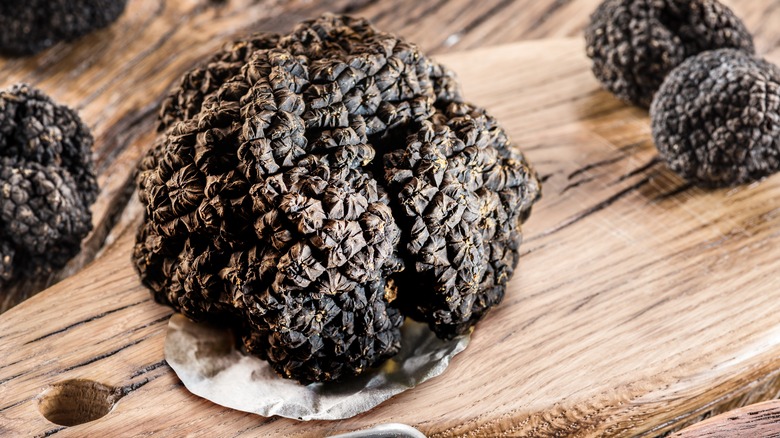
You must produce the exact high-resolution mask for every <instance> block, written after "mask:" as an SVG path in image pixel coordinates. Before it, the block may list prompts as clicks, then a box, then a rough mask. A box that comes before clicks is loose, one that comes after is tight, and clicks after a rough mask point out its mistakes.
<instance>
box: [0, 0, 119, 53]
mask: <svg viewBox="0 0 780 438" xmlns="http://www.w3.org/2000/svg"><path fill="white" fill-rule="evenodd" d="M126 3H127V0H24V1H21V0H0V51H2V52H3V53H6V54H11V55H32V54H35V53H38V52H40V51H41V50H43V49H46V48H47V47H50V46H53V45H54V44H57V43H58V42H60V41H70V40H73V39H76V38H78V37H80V36H83V35H86V34H88V33H90V32H92V31H94V30H97V29H101V28H104V27H106V26H108V25H109V24H111V23H113V22H114V21H116V19H117V18H119V16H120V15H122V12H124V10H125V4H126Z"/></svg>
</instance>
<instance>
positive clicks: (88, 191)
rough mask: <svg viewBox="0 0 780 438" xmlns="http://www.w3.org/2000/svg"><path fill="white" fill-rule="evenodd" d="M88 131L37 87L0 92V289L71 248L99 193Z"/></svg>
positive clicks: (40, 270)
mask: <svg viewBox="0 0 780 438" xmlns="http://www.w3.org/2000/svg"><path fill="white" fill-rule="evenodd" d="M92 142H93V140H92V135H91V134H90V132H89V129H88V128H87V127H86V126H85V125H84V123H83V122H82V121H81V119H80V118H79V117H78V115H77V114H76V113H75V112H74V111H73V110H71V109H69V108H67V107H64V106H61V105H57V104H56V103H54V102H52V100H51V99H50V98H49V97H48V96H46V95H44V94H43V93H42V92H40V91H39V90H36V89H34V88H32V87H29V86H27V85H16V86H14V87H12V88H11V89H10V90H6V91H2V92H0V251H2V253H0V260H1V261H2V263H0V286H2V285H3V284H5V283H6V282H7V281H9V280H12V279H14V278H16V277H18V276H20V275H22V274H25V275H37V274H46V273H49V272H51V271H52V270H53V269H55V268H60V267H62V266H64V265H65V263H66V262H67V261H68V260H69V259H70V258H71V257H73V256H74V255H75V254H76V253H78V251H79V249H80V244H81V240H82V239H83V238H84V236H86V235H87V233H88V232H89V231H90V230H91V229H92V216H91V214H90V211H89V206H90V205H91V204H92V203H93V202H94V201H95V198H96V197H97V193H98V187H97V182H96V179H95V169H94V164H93V161H92Z"/></svg>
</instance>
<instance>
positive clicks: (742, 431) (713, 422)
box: [672, 400, 780, 438]
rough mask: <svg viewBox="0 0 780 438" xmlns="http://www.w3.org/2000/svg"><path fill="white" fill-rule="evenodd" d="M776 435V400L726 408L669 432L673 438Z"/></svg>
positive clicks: (779, 425)
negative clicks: (731, 409) (722, 411)
mask: <svg viewBox="0 0 780 438" xmlns="http://www.w3.org/2000/svg"><path fill="white" fill-rule="evenodd" d="M739 436H754V437H762V438H777V437H780V401H777V400H774V401H768V402H764V403H757V404H754V405H750V406H745V407H743V408H740V409H735V410H733V411H729V412H727V413H725V414H721V415H718V416H717V417H714V418H710V419H709V420H706V421H702V422H701V423H698V424H695V425H693V426H691V427H687V428H685V429H684V430H682V431H680V432H678V433H675V434H674V435H672V437H674V438H731V437H739Z"/></svg>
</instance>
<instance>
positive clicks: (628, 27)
mask: <svg viewBox="0 0 780 438" xmlns="http://www.w3.org/2000/svg"><path fill="white" fill-rule="evenodd" d="M585 40H586V43H587V54H588V56H589V57H590V58H591V60H592V62H593V73H594V74H595V75H596V78H598V80H599V81H601V83H602V85H603V86H604V87H605V88H606V89H607V90H609V91H611V92H612V93H614V94H615V95H616V96H617V97H618V98H620V99H622V100H625V101H627V102H630V103H633V104H636V105H639V106H641V107H644V108H647V107H649V106H650V103H651V102H652V99H653V95H654V94H655V92H656V91H657V90H658V87H660V85H661V83H662V82H663V80H664V78H665V77H666V75H667V74H668V73H669V72H670V71H672V69H674V68H675V67H677V66H678V65H679V64H680V63H682V62H683V61H684V60H685V59H687V58H689V57H691V56H693V55H696V54H698V53H701V52H703V51H707V50H714V49H722V48H734V49H741V50H744V51H745V52H747V53H753V52H754V48H753V38H752V36H751V35H750V33H749V32H748V31H747V29H746V28H745V25H744V24H743V23H742V21H741V20H740V19H739V18H738V17H737V16H735V15H734V13H733V12H732V11H731V10H730V9H729V8H728V7H726V6H724V5H723V4H721V3H720V2H718V1H717V0H606V1H604V2H603V3H602V4H601V5H600V6H599V7H598V8H597V9H596V11H595V12H594V13H593V15H592V16H591V23H590V25H589V26H588V27H587V29H586V30H585Z"/></svg>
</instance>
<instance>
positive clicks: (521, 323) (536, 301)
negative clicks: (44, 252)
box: [0, 0, 780, 436]
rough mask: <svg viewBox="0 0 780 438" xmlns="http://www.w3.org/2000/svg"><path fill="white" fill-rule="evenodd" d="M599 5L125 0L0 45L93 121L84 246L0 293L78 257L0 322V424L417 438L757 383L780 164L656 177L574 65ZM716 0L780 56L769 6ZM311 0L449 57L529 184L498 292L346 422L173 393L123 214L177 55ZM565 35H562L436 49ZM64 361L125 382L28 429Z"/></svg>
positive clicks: (768, 394)
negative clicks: (394, 424)
mask: <svg viewBox="0 0 780 438" xmlns="http://www.w3.org/2000/svg"><path fill="white" fill-rule="evenodd" d="M597 3H598V2H597V1H596V0H574V1H565V0H544V1H542V0H517V1H506V0H505V1H481V2H471V1H465V0H463V1H460V0H458V1H419V0H403V1H364V2H355V1H323V2H316V1H315V2H303V1H301V2H297V1H296V2H283V1H277V2H258V1H254V0H243V1H242V0H230V1H228V2H227V3H212V2H209V1H205V0H200V1H197V0H189V1H188V0H178V1H159V0H130V2H129V6H128V12H127V13H126V14H125V16H123V17H122V19H121V21H120V22H119V23H117V24H116V25H114V26H112V27H111V28H110V29H107V30H105V31H102V32H99V33H97V34H94V35H91V36H88V37H86V38H83V39H81V40H79V41H78V42H77V43H75V44H71V45H60V46H57V47H55V48H53V49H51V50H48V51H46V52H45V53H43V54H41V55H39V56H37V57H34V58H29V59H9V60H2V61H0V72H1V73H2V75H1V76H0V77H2V78H3V79H2V84H0V86H8V85H10V84H12V83H14V82H18V81H26V82H29V83H32V84H34V85H36V86H39V87H40V88H42V89H44V90H45V91H46V92H48V93H50V94H51V95H52V96H54V97H55V99H57V100H59V101H60V102H64V103H68V104H70V105H72V106H74V107H77V108H78V109H79V111H80V112H81V114H82V117H83V118H84V119H85V120H86V121H87V123H88V124H89V125H90V126H92V127H93V129H94V132H95V133H96V139H97V141H96V150H95V152H96V154H97V158H98V168H99V171H100V184H101V187H102V188H103V190H102V193H101V196H100V198H99V200H98V202H97V204H96V205H95V207H94V215H95V218H94V223H95V232H94V233H92V235H90V236H89V237H88V239H87V241H86V243H85V251H84V252H83V254H82V255H81V256H80V257H78V258H77V259H75V260H74V261H73V262H72V263H71V264H70V265H69V266H68V267H67V268H66V269H65V270H63V271H62V272H59V273H56V274H54V275H52V276H51V277H50V278H48V279H38V281H31V282H25V283H23V284H20V285H18V286H17V287H15V288H11V289H9V290H7V291H3V292H2V296H0V298H1V301H2V302H1V303H0V310H5V309H8V308H10V307H12V306H14V305H15V304H17V303H19V302H20V301H22V300H23V299H25V298H27V297H29V296H31V295H33V294H34V293H35V292H37V290H40V289H41V288H43V287H45V286H47V285H48V284H50V283H54V282H57V281H59V280H61V279H63V278H66V277H69V276H71V275H73V274H74V273H78V274H77V275H75V276H72V277H71V278H68V279H67V280H65V281H63V282H61V283H59V284H58V285H56V286H54V287H53V288H51V289H49V290H48V291H46V292H45V293H44V294H42V295H41V296H39V297H36V298H35V299H33V300H30V301H28V302H26V303H24V304H22V305H20V306H18V307H17V308H15V309H13V310H12V311H10V312H8V313H6V314H5V315H3V316H0V358H3V359H2V361H0V435H4V433H8V434H11V435H15V434H20V433H21V434H25V435H34V434H53V433H57V434H58V436H59V435H69V434H72V435H76V436H82V435H85V434H92V435H100V434H104V433H108V432H110V431H116V430H123V431H127V432H130V431H136V430H138V431H139V433H140V431H144V432H163V431H167V432H168V433H170V434H171V435H172V436H177V435H183V434H185V433H189V432H201V433H204V434H212V435H213V434H220V435H223V434H224V433H227V432H226V431H229V433H230V434H232V435H242V434H245V435H253V436H259V435H262V434H263V433H270V432H276V433H280V434H293V433H294V434H297V435H301V436H303V435H312V436H316V435H321V434H323V433H335V432H341V431H348V430H354V429H357V428H361V427H366V426H369V425H371V424H376V423H380V422H386V421H401V422H406V423H409V424H412V425H414V426H416V427H418V428H420V429H421V430H423V431H424V432H427V433H429V434H432V435H436V436H451V435H464V434H472V435H480V434H482V435H484V434H489V435H493V434H498V433H503V434H507V435H523V434H526V435H534V436H553V435H555V434H562V433H563V434H568V433H570V434H575V435H583V436H585V435H598V434H610V435H611V434H617V435H625V436H628V435H634V434H643V435H656V434H660V433H663V432H667V431H671V430H676V429H679V428H680V427H682V426H685V425H687V424H690V423H693V422H695V421H696V420H697V419H699V418H702V417H706V416H709V415H711V414H712V413H718V412H722V411H724V410H727V409H729V408H733V407H737V406H741V405H744V404H746V403H752V402H756V401H760V400H765V399H767V398H772V397H775V396H777V394H778V391H780V380H779V379H778V373H780V351H778V350H779V349H780V346H778V345H777V341H776V339H777V334H778V333H780V326H779V325H778V324H779V323H780V322H779V321H778V317H777V316H776V315H778V314H780V308H779V307H778V306H779V305H778V304H776V303H774V302H773V301H777V300H776V299H773V296H772V294H771V292H776V291H777V290H779V289H780V285H779V284H778V283H777V279H776V278H777V275H776V272H777V268H778V266H777V264H776V260H778V258H780V257H779V256H780V252H779V251H780V245H778V243H780V242H778V241H779V240H780V233H778V229H780V228H778V227H780V211H779V210H778V209H777V208H776V205H777V204H778V203H777V200H778V198H780V184H778V183H779V182H780V181H778V179H777V178H773V179H770V180H769V181H767V182H764V183H762V184H757V185H754V186H751V187H744V188H739V189H736V190H733V191H718V192H714V193H713V192H703V191H700V190H697V189H693V188H690V187H688V186H687V185H685V184H683V183H682V182H681V181H679V180H678V179H676V178H675V177H674V176H673V175H670V174H669V173H668V172H667V171H665V169H664V168H663V166H662V165H660V164H659V163H658V162H657V161H656V160H655V159H654V156H655V155H654V150H653V148H652V144H651V142H650V138H649V126H648V121H647V116H646V114H645V113H644V112H642V111H640V110H637V109H634V108H630V107H626V106H625V105H622V104H621V103H620V102H617V101H616V100H614V99H612V98H611V97H610V96H609V95H607V94H606V93H604V92H601V91H599V90H598V85H597V84H596V83H595V81H594V80H593V78H592V77H591V75H590V74H589V72H588V70H587V61H586V60H585V59H584V55H583V53H582V52H583V50H582V40H581V38H580V32H581V29H582V27H583V26H584V25H585V23H586V22H587V17H588V14H589V13H590V11H592V9H593V8H594V7H595V5H596V4H597ZM726 3H727V4H729V5H730V6H732V8H733V9H734V10H735V11H736V12H737V13H738V14H739V15H740V16H742V17H743V18H744V19H745V21H746V22H747V25H748V27H749V28H750V29H751V30H753V31H754V32H755V34H756V42H757V45H758V48H759V51H760V52H761V53H762V54H765V55H767V56H768V57H770V58H771V59H773V60H774V61H780V28H778V27H777V26H776V23H778V22H780V1H765V0H761V1H758V0H741V1H736V0H731V1H727V2H726ZM323 11H334V12H349V13H352V14H356V15H363V16H367V17H369V18H372V19H373V20H374V21H375V22H376V24H377V25H378V26H380V27H382V28H385V29H388V30H391V31H395V32H398V33H400V34H402V35H404V36H406V37H408V38H409V39H410V40H412V41H415V42H417V43H418V44H419V45H420V46H422V47H423V48H424V49H426V50H427V51H429V52H430V53H433V54H436V55H437V58H440V59H441V60H442V61H444V62H445V63H448V64H450V65H452V66H453V67H454V68H455V69H456V71H458V72H459V73H460V74H461V76H462V77H463V79H464V82H466V92H467V97H470V98H472V99H474V100H476V102H477V103H479V104H483V105H486V106H488V107H489V108H490V109H491V110H492V111H493V112H494V113H495V114H496V115H497V116H499V118H500V119H501V120H502V121H503V122H504V123H505V124H506V125H507V126H508V128H509V131H510V133H511V134H512V135H513V137H514V138H515V140H517V141H518V142H519V143H520V144H522V145H523V147H524V149H525V150H527V151H528V155H529V157H530V158H531V160H532V162H533V163H534V164H535V165H537V167H538V169H539V170H540V172H541V173H542V174H543V176H544V177H545V178H546V180H547V184H546V185H545V199H544V201H543V203H542V204H540V206H539V208H537V209H536V211H535V213H534V215H533V217H532V220H531V222H530V223H529V226H528V227H527V237H528V239H527V242H526V244H525V249H526V251H527V255H526V256H525V257H524V258H523V260H521V264H522V265H521V275H520V277H519V278H518V279H517V280H516V281H514V282H513V286H512V287H513V292H512V293H511V294H510V296H509V298H508V299H507V301H506V302H505V303H504V304H503V305H502V307H501V308H499V309H498V310H497V311H496V312H494V313H493V314H492V315H491V316H490V318H489V319H488V320H487V321H485V323H483V326H484V327H485V329H482V330H479V331H477V334H476V335H475V339H474V341H473V344H472V346H471V347H470V348H469V349H468V350H467V351H466V352H465V353H463V355H462V357H461V356H459V357H458V358H457V359H456V361H455V362H454V363H453V366H452V369H451V370H450V371H448V373H447V374H445V376H443V377H442V378H440V379H438V380H435V381H433V382H431V383H430V384H426V385H423V386H422V387H421V388H419V389H416V390H415V391H411V392H410V393H406V394H404V395H402V396H399V397H396V398H394V399H393V400H391V401H390V402H388V403H386V404H385V405H382V406H381V407H380V408H378V409H376V410H374V411H372V412H371V413H369V414H367V415H364V416H360V417H358V418H356V419H353V420H349V421H344V422H337V423H312V424H307V425H303V426H301V425H300V424H298V423H295V422H291V421H287V420H281V419H277V418H270V419H263V418H259V417H255V416H251V415H245V414H241V413H238V412H234V411H230V410H226V409H222V408H219V407H217V406H214V405H212V404H210V403H208V402H206V401H203V400H200V399H197V398H195V397H193V396H191V395H189V394H188V393H187V392H186V391H184V389H183V388H181V386H180V383H179V382H178V380H177V379H176V377H175V376H174V375H173V373H172V372H171V370H170V369H169V368H168V367H167V365H166V364H165V362H164V361H163V360H162V337H163V336H164V328H165V323H166V321H167V318H168V316H169V314H170V313H169V311H168V310H167V309H165V308H163V307H161V306H158V305H156V304H154V303H153V302H152V301H151V299H150V298H149V297H148V294H147V293H146V291H145V290H143V288H142V287H141V286H140V285H139V284H138V280H137V278H136V277H135V275H134V273H133V271H132V268H131V267H130V263H129V252H128V251H129V246H130V245H131V243H132V239H133V233H134V229H135V226H136V225H137V221H138V218H139V214H140V210H139V206H138V203H137V202H132V201H131V202H128V201H129V200H131V199H133V198H132V190H133V184H132V179H131V175H132V171H133V167H134V165H135V163H136V161H137V160H138V158H139V156H140V154H141V153H142V152H143V151H144V150H145V148H146V147H148V145H149V144H150V142H151V139H152V138H153V136H154V125H155V121H154V115H155V112H156V110H157V106H158V104H159V102H160V100H161V99H162V98H163V96H164V95H165V92H166V90H167V89H168V88H169V87H170V86H171V84H173V83H174V82H175V81H176V80H177V79H178V77H179V76H180V75H181V73H182V72H183V71H185V70H186V69H188V68H189V67H191V66H192V65H194V64H195V63H196V62H197V61H198V60H199V59H202V58H203V57H204V56H206V55H207V54H209V53H211V52H213V51H214V50H216V49H217V48H218V47H219V46H221V44H222V43H224V42H225V41H228V40H230V39H233V37H234V36H235V35H237V34H242V33H246V32H250V31H253V30H273V31H285V30H287V29H289V28H290V27H291V26H292V25H293V24H294V23H295V22H297V21H300V20H302V19H305V18H309V17H311V16H313V15H316V14H318V13H320V12H323ZM563 36H574V37H576V38H574V39H568V40H560V39H552V40H549V41H543V42H535V43H527V44H520V45H515V46H504V47H501V48H497V49H486V50H483V51H479V52H470V53H467V54H454V55H447V53H448V52H459V51H462V50H465V49H475V48H481V47H488V46H493V45H498V44H504V43H509V42H516V41H522V40H526V39H538V38H555V37H563ZM507 96H511V98H507ZM670 212H672V213H670ZM637 224H640V226H637ZM591 241H592V242H593V245H591V244H590V242H591ZM605 254H609V255H610V257H603V256H604V255H605ZM96 258H97V259H98V260H97V261H96V262H95V263H93V264H91V265H90V266H88V267H87V268H86V269H84V270H83V271H82V270H81V268H82V267H84V266H86V265H88V264H90V262H92V261H93V260H95V259H96ZM557 268H561V269H560V270H561V271H563V272H559V269H557ZM615 272H618V273H622V274H623V275H617V276H616V275H611V274H610V273H615ZM648 275H649V277H648ZM648 284H649V285H650V286H648ZM713 285H717V287H715V286H713ZM640 288H645V290H650V291H652V292H653V293H651V294H647V293H642V290H639V289H640ZM647 288H649V289H647ZM555 291H557V293H554V292H555ZM65 297H67V298H65ZM491 326H492V327H502V331H501V333H503V334H501V333H496V332H493V333H491V330H490V328H489V327H491ZM506 328H509V329H508V330H505V329H506ZM499 334H501V336H499ZM85 339H90V340H91V341H90V342H89V343H88V344H84V342H85ZM539 357H541V358H546V360H536V359H535V358H539ZM3 362H5V363H3ZM488 370H514V372H513V373H509V374H508V373H506V372H503V374H502V373H495V372H493V373H491V372H488ZM481 375H483V376H481ZM497 376H498V377H497ZM69 378H89V379H92V380H95V381H98V382H101V383H105V384H107V385H111V386H112V387H114V388H118V389H117V391H118V392H117V394H120V395H121V397H123V399H122V400H121V401H120V402H119V403H118V404H117V406H116V408H115V409H114V411H113V412H112V413H111V414H110V415H108V416H107V417H105V418H104V419H103V420H101V421H97V422H94V423H89V424H86V425H83V426H78V427H74V428H65V427H62V426H56V425H53V424H51V423H48V422H46V421H45V420H43V419H42V417H41V415H40V413H39V408H38V405H39V403H38V402H37V401H36V400H39V398H40V394H41V393H42V391H43V390H45V389H46V388H47V387H48V386H49V385H56V384H58V383H59V382H62V381H63V380H65V379H69ZM41 400H44V402H45V398H44V399H41ZM44 402H42V403H43V404H42V405H45V403H44ZM422 414H424V415H422Z"/></svg>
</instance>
